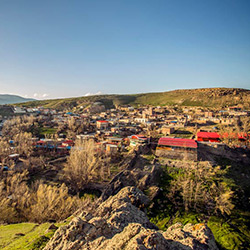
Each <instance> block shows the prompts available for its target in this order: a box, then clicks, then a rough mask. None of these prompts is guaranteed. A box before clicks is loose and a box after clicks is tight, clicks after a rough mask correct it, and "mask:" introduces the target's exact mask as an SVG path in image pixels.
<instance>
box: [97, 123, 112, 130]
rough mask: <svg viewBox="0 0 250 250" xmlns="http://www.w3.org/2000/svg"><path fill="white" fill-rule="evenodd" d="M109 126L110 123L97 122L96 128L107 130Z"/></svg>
mask: <svg viewBox="0 0 250 250" xmlns="http://www.w3.org/2000/svg"><path fill="white" fill-rule="evenodd" d="M108 126H109V122H108V121H97V122H96V127H97V128H98V129H100V130H106V129H107V128H108Z"/></svg>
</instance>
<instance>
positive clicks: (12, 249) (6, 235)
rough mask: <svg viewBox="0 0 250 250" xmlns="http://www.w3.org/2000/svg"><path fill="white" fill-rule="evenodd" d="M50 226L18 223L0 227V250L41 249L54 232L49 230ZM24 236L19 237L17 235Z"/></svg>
mask: <svg viewBox="0 0 250 250" xmlns="http://www.w3.org/2000/svg"><path fill="white" fill-rule="evenodd" d="M68 221H69V220H67V222H65V223H56V224H55V225H56V226H58V227H59V226H62V225H65V224H67V223H68ZM50 225H51V224H50V223H44V224H40V225H39V224H35V223H19V224H10V225H0V249H3V250H18V249H20V250H30V249H42V248H43V247H44V246H45V245H46V243H47V242H48V241H49V239H50V238H51V237H52V236H53V234H54V232H55V230H49V231H48V232H46V231H47V229H48V228H49V226H50ZM20 233H22V234H24V236H20V235H18V234H20Z"/></svg>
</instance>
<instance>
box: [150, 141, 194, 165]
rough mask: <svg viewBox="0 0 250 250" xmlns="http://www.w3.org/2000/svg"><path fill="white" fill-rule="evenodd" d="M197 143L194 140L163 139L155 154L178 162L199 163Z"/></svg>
mask: <svg viewBox="0 0 250 250" xmlns="http://www.w3.org/2000/svg"><path fill="white" fill-rule="evenodd" d="M197 148H198V146H197V142H196V141H195V140H192V139H182V138H168V137H161V138H160V139H159V141H158V144H157V147H156V152H155V154H156V155H157V156H160V157H167V158H169V159H177V160H192V161H197V155H198V153H197Z"/></svg>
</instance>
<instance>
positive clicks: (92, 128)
mask: <svg viewBox="0 0 250 250" xmlns="http://www.w3.org/2000/svg"><path fill="white" fill-rule="evenodd" d="M14 109H15V112H16V113H19V114H33V115H36V116H39V119H40V120H42V121H43V126H45V127H48V128H58V127H62V129H63V127H64V126H65V127H66V126H67V124H69V123H72V122H73V124H74V125H75V126H78V125H82V124H84V128H83V130H82V131H81V132H76V133H75V134H74V135H73V136H72V138H67V139H66V138H65V137H66V136H65V134H63V133H61V134H62V135H64V136H63V137H62V138H59V139H57V140H56V141H55V140H49V139H44V138H39V139H37V140H36V141H35V142H34V146H35V147H36V148H38V149H46V150H56V151H58V153H60V152H67V151H68V150H70V149H71V147H72V146H74V141H75V140H76V139H77V138H78V139H87V138H88V139H89V138H92V139H94V140H95V141H96V143H97V145H98V147H100V148H102V149H104V150H105V152H107V153H111V154H113V153H116V152H118V151H120V150H122V149H123V148H124V147H125V146H128V145H130V146H131V147H133V146H136V145H138V144H150V143H151V144H154V143H155V144H156V145H157V147H156V155H158V156H165V157H169V158H176V159H189V160H197V155H198V150H199V143H222V139H223V137H226V136H232V135H227V134H226V133H225V134H224V135H221V134H219V133H218V131H217V132H216V125H217V124H228V125H232V124H237V122H239V120H240V118H241V117H245V116H249V114H250V112H249V111H244V110H242V109H241V108H239V107H229V108H227V109H225V110H219V109H207V108H201V107H183V108H181V107H177V106H175V107H161V106H159V107H151V106H146V107H137V108H134V107H131V106H121V107H116V108H113V109H105V106H104V105H103V104H102V103H100V102H98V103H94V104H93V105H92V106H90V107H88V108H87V109H84V110H81V111H80V112H77V111H74V112H73V111H72V112H69V111H65V112H64V111H57V110H54V109H47V108H43V107H38V108H26V109H25V108H19V107H15V108H14ZM207 125H210V127H209V130H207V131H206V126H207ZM211 125H212V126H213V127H212V129H211ZM197 128H199V129H200V131H199V130H198V129H197ZM179 130H184V131H189V134H188V138H187V137H185V136H184V137H182V136H181V135H180V134H179V133H178V131H179ZM211 130H215V131H211ZM197 131H198V133H197ZM153 133H155V134H157V136H156V137H155V136H154V135H153ZM180 137H182V138H180ZM233 137H234V138H235V137H237V138H238V140H239V142H243V143H244V142H246V141H247V142H248V141H249V135H248V134H237V135H233Z"/></svg>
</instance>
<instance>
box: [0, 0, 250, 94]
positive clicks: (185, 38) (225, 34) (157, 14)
mask: <svg viewBox="0 0 250 250" xmlns="http://www.w3.org/2000/svg"><path fill="white" fill-rule="evenodd" d="M249 13H250V1H249V0H237V1H236V0H216V1H214V0H209V1H206V0H172V1H169V0H79V1H77V0H42V1H33V0H32V1H31V0H11V1H10V0H0V93H15V94H19V95H22V96H28V97H35V98H38V99H44V98H56V97H71V96H83V95H86V94H88V93H93V94H94V93H99V92H101V93H142V92H159V91H168V90H172V89H182V88H204V87H240V88H248V89H250V15H249Z"/></svg>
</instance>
